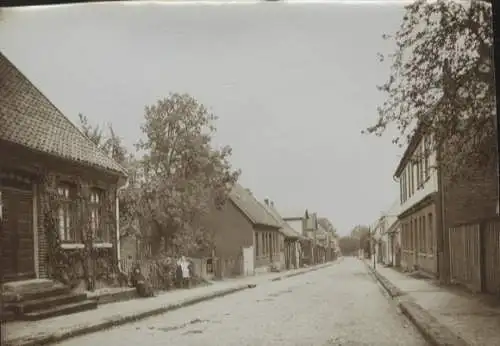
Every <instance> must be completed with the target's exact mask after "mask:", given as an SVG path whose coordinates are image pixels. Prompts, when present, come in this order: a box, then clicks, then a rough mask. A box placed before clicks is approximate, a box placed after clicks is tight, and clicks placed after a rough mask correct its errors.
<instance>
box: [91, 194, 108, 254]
mask: <svg viewBox="0 0 500 346" xmlns="http://www.w3.org/2000/svg"><path fill="white" fill-rule="evenodd" d="M103 200H104V190H103V189H101V188H97V187H93V188H91V189H90V196H89V201H88V206H89V209H90V210H89V215H90V231H91V232H92V237H93V240H94V242H95V243H97V244H106V243H110V234H109V228H108V227H105V226H103V225H102V223H101V218H102V211H103V210H102V209H103V207H104V203H103Z"/></svg>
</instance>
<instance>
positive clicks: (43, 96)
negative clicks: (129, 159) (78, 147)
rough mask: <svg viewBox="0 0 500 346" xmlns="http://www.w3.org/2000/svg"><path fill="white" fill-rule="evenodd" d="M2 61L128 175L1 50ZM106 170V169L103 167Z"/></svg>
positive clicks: (124, 172)
mask: <svg viewBox="0 0 500 346" xmlns="http://www.w3.org/2000/svg"><path fill="white" fill-rule="evenodd" d="M0 59H4V60H5V61H7V62H8V63H9V64H10V65H11V67H12V68H13V69H14V72H15V73H18V74H19V75H20V76H21V78H22V79H23V80H24V82H25V83H27V84H28V86H31V87H32V88H33V89H34V90H35V91H36V92H37V93H39V94H40V96H41V97H42V98H43V99H44V100H45V101H46V102H47V103H48V104H49V105H50V106H51V107H53V109H54V110H55V111H56V113H57V115H58V116H59V117H61V119H64V121H65V122H66V123H67V124H69V126H71V127H72V128H73V129H75V130H76V131H77V132H78V133H79V135H80V136H81V137H82V138H84V139H85V140H86V141H88V142H89V144H90V145H91V146H92V147H93V148H94V149H96V151H98V152H100V153H101V154H102V155H104V156H106V157H107V158H108V159H109V160H112V161H113V163H114V164H115V165H116V166H117V168H120V169H121V172H120V171H119V170H118V169H117V170H116V171H118V172H120V173H122V174H125V175H126V174H127V173H126V170H125V168H124V167H123V166H122V165H121V164H119V163H118V162H117V161H116V160H115V159H113V158H112V157H109V156H108V155H107V154H106V153H105V152H104V151H103V150H102V149H101V148H99V146H98V145H97V144H95V143H94V142H93V141H92V140H91V139H90V138H89V137H88V136H86V135H85V134H84V133H83V132H82V131H81V129H79V128H78V126H76V125H75V124H74V123H73V122H72V121H71V120H70V119H69V118H68V117H67V116H66V115H65V114H64V113H63V112H62V111H61V110H60V109H59V108H58V107H57V106H56V105H55V104H54V103H53V102H52V101H51V99H50V98H49V97H47V95H45V93H44V92H43V91H42V90H41V89H40V88H39V87H37V86H36V85H35V83H33V82H32V81H31V80H30V79H29V78H28V77H27V76H26V74H24V73H23V72H22V71H21V70H20V69H19V68H18V67H17V66H16V65H15V64H14V63H13V62H12V61H11V60H10V59H9V58H8V57H7V56H6V55H5V54H4V53H3V52H2V51H1V50H0ZM102 168H104V167H102Z"/></svg>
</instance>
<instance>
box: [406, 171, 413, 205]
mask: <svg viewBox="0 0 500 346" xmlns="http://www.w3.org/2000/svg"><path fill="white" fill-rule="evenodd" d="M412 168H413V167H412V165H411V164H409V165H408V172H407V173H408V198H410V197H411V195H412V190H413V174H411V170H412Z"/></svg>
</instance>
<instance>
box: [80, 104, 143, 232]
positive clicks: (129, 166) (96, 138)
mask: <svg viewBox="0 0 500 346" xmlns="http://www.w3.org/2000/svg"><path fill="white" fill-rule="evenodd" d="M78 117H79V120H80V129H81V131H82V132H83V134H84V135H85V136H87V137H88V138H89V139H90V140H91V141H92V142H94V143H95V144H96V145H97V147H98V148H99V149H100V150H102V151H103V152H104V153H105V154H106V155H109V156H111V157H112V158H113V159H114V160H115V161H117V162H118V163H119V164H121V165H122V166H123V168H124V169H125V170H126V171H127V173H128V184H127V186H126V187H125V188H124V189H121V190H120V191H119V193H118V198H119V203H120V209H119V210H120V215H119V218H120V225H121V227H120V232H123V231H125V232H126V231H127V230H130V229H132V228H129V227H126V226H127V225H130V224H132V223H133V222H136V221H139V220H140V217H141V216H140V215H141V211H140V205H141V202H140V196H141V193H140V183H139V182H140V180H141V176H140V172H141V166H140V162H139V161H138V160H137V159H136V158H135V156H134V154H132V153H129V152H128V150H127V148H126V147H125V146H124V145H123V141H122V139H121V138H120V137H119V136H118V135H117V134H116V132H115V131H114V129H113V125H112V124H109V125H108V127H107V131H105V130H104V129H103V128H102V127H100V126H98V125H94V124H92V123H91V122H90V121H89V119H88V118H87V117H86V116H84V115H83V114H78ZM121 235H122V236H124V235H125V234H124V233H122V234H121Z"/></svg>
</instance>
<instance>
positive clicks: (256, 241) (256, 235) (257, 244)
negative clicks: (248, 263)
mask: <svg viewBox="0 0 500 346" xmlns="http://www.w3.org/2000/svg"><path fill="white" fill-rule="evenodd" d="M255 256H256V257H257V256H260V253H259V233H257V232H255Z"/></svg>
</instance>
